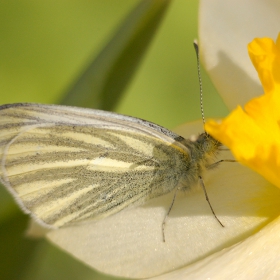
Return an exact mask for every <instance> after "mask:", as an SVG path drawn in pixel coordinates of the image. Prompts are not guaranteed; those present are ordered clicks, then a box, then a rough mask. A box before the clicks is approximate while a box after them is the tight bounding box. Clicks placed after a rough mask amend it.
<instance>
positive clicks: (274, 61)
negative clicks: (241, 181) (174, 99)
mask: <svg viewBox="0 0 280 280" xmlns="http://www.w3.org/2000/svg"><path fill="white" fill-rule="evenodd" d="M248 50H249V54H250V57H251V60H252V62H253V64H254V66H255V68H256V70H257V72H258V74H259V77H260V80H261V82H262V85H263V88H264V92H265V94H264V95H262V96H260V97H258V98H254V99H252V100H251V101H250V102H248V103H247V104H246V105H245V108H244V110H243V109H242V108H241V107H240V106H239V107H237V109H235V110H234V111H233V112H232V113H231V114H230V115H229V116H228V117H227V118H226V119H224V120H223V121H222V122H221V123H216V122H214V121H210V122H208V123H206V126H205V128H206V130H207V131H208V132H209V133H210V134H211V135H213V136H214V137H215V138H216V139H218V140H219V141H221V142H222V143H223V144H225V145H226V146H227V147H229V148H230V149H231V151H232V152H233V154H234V155H235V158H236V159H237V160H238V161H239V162H241V163H243V164H244V165H246V166H249V167H250V168H252V169H253V170H255V171H257V172H258V173H260V174H261V175H262V176H263V177H264V178H266V179H267V180H268V181H270V182H271V183H272V184H274V185H275V186H277V187H280V175H279V171H280V160H279V157H278V155H279V154H280V127H279V125H280V123H279V121H280V37H278V39H277V41H276V43H274V41H273V40H272V39H270V38H262V39H255V40H254V41H253V42H252V43H250V44H249V46H248Z"/></svg>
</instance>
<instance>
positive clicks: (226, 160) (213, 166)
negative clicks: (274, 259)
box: [207, 159, 236, 169]
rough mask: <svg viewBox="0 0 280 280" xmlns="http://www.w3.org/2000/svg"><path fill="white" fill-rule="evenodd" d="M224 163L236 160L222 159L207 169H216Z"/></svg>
mask: <svg viewBox="0 0 280 280" xmlns="http://www.w3.org/2000/svg"><path fill="white" fill-rule="evenodd" d="M222 162H236V160H234V159H221V160H219V161H216V162H214V163H212V164H210V165H208V166H207V169H211V168H215V167H216V166H217V165H219V164H220V163H222Z"/></svg>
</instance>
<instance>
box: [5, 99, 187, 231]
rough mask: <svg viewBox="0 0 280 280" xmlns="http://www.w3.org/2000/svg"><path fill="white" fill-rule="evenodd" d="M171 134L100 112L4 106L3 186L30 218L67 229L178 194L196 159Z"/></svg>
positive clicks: (140, 122) (46, 107)
mask: <svg viewBox="0 0 280 280" xmlns="http://www.w3.org/2000/svg"><path fill="white" fill-rule="evenodd" d="M177 138H178V139H179V138H180V137H179V136H178V135H176V134H174V133H172V132H170V131H169V130H167V129H164V128H162V127H160V126H157V125H155V124H153V123H150V122H147V121H143V120H140V119H136V118H132V117H126V116H122V115H118V114H114V113H108V112H104V111H99V110H90V109H81V108H74V107H65V106H53V105H41V104H14V105H4V106H2V107H0V152H1V155H0V156H1V170H0V172H1V173H0V176H1V181H2V183H3V184H4V185H5V186H6V187H7V188H8V189H9V190H10V191H11V192H12V194H13V195H14V196H15V197H16V200H17V201H18V202H19V204H20V206H21V207H22V208H23V209H24V210H25V212H27V213H31V214H32V215H33V216H34V217H35V218H37V219H38V220H39V221H40V222H42V223H43V224H45V225H49V226H52V227H60V226H63V225H68V224H71V223H76V222H80V221H83V220H86V219H90V218H100V217H102V216H108V215H111V214H113V213H116V212H118V211H120V210H121V209H123V208H125V207H127V206H129V205H135V204H142V203H144V202H145V201H146V200H148V199H150V198H153V197H156V196H159V195H162V194H165V193H167V192H170V191H171V190H173V189H174V188H175V187H176V186H177V185H178V182H179V181H180V180H181V177H182V174H186V173H187V170H188V165H189V153H188V150H187V149H186V148H184V146H182V145H181V144H180V143H179V142H178V141H176V139H177Z"/></svg>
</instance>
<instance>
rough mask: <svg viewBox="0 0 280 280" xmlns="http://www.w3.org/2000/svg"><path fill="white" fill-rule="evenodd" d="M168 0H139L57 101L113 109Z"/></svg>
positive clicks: (150, 38)
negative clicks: (110, 37)
mask: <svg viewBox="0 0 280 280" xmlns="http://www.w3.org/2000/svg"><path fill="white" fill-rule="evenodd" d="M169 2H170V0H162V1H158V0H150V1H147V0H143V1H141V2H140V3H139V5H138V6H137V7H136V8H135V9H134V10H133V11H132V12H131V13H130V14H129V15H128V16H127V18H126V19H125V21H124V22H123V24H122V25H121V26H120V27H119V29H118V30H117V31H116V32H115V34H114V36H113V37H112V39H111V40H110V41H109V42H108V44H107V45H106V46H105V47H104V49H103V50H102V51H101V52H100V54H99V55H98V56H97V57H96V58H95V59H94V61H93V62H92V63H90V65H89V67H87V69H86V70H85V71H84V72H83V74H82V75H81V76H80V77H79V79H78V80H77V81H76V83H75V84H74V85H73V86H72V88H71V89H70V90H69V92H68V94H67V95H66V97H65V98H64V99H63V100H62V101H61V102H60V103H61V104H64V105H72V106H73V105H74V106H80V107H91V108H99V109H105V110H112V109H113V107H114V106H115V105H116V103H117V101H118V100H119V99H120V97H121V95H122V93H123V92H124V90H125V88H126V87H127V86H128V84H129V82H130V81H131V79H132V77H133V74H134V73H135V71H136V69H137V67H138V66H139V64H140V62H141V60H142V58H143V57H144V54H145V52H146V50H147V49H148V46H149V44H150V42H151V41H152V39H153V37H154V35H155V32H156V30H157V28H158V26H159V24H160V22H161V20H162V18H163V16H164V14H165V11H166V8H167V7H168V4H169Z"/></svg>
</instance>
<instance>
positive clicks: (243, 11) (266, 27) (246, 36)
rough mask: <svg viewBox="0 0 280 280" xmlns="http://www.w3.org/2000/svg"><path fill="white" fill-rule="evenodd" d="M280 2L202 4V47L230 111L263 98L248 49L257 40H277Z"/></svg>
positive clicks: (250, 0)
mask: <svg viewBox="0 0 280 280" xmlns="http://www.w3.org/2000/svg"><path fill="white" fill-rule="evenodd" d="M279 15H280V2H279V1H274V0H268V1H262V0H247V1H241V0H239V1H223V0H212V1H208V0H201V1H200V15H199V39H200V41H199V43H200V50H201V57H202V60H203V62H204V66H205V68H206V70H207V71H208V73H209V75H210V77H211V79H212V82H213V83H214V85H215V87H216V88H217V90H218V92H219V93H220V94H221V95H222V97H223V99H224V101H225V103H226V105H227V106H228V108H230V109H233V108H235V107H236V106H237V105H238V104H240V105H244V104H245V103H246V102H247V101H248V100H250V99H251V98H253V97H255V96H258V95H260V94H262V92H263V91H262V88H261V86H260V82H259V79H258V77H257V74H256V72H255V69H254V68H253V67H252V65H251V62H250V60H249V58H248V55H247V52H246V49H245V46H246V45H247V43H248V42H250V41H251V40H252V39H253V38H255V37H264V36H268V37H272V38H273V37H275V35H276V34H277V33H278V32H279V26H280V16H279Z"/></svg>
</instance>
